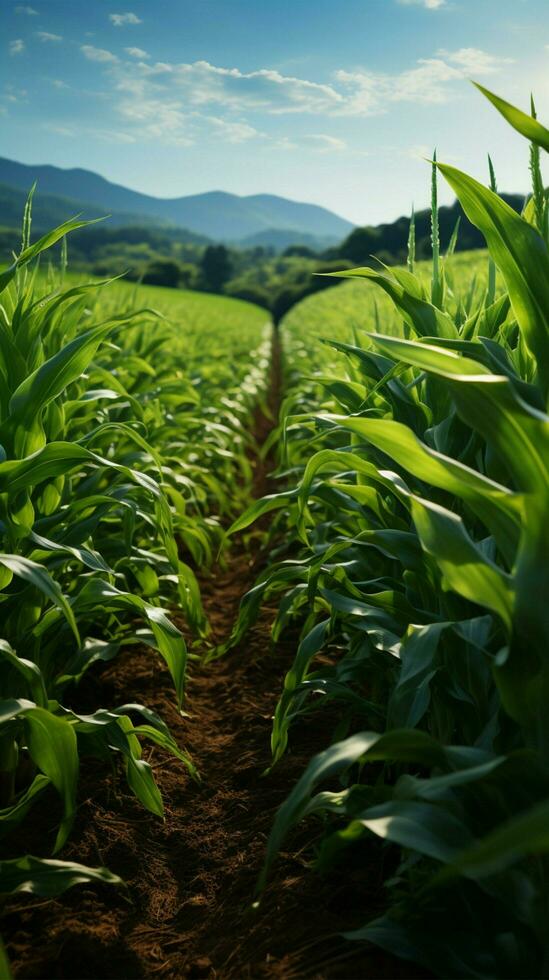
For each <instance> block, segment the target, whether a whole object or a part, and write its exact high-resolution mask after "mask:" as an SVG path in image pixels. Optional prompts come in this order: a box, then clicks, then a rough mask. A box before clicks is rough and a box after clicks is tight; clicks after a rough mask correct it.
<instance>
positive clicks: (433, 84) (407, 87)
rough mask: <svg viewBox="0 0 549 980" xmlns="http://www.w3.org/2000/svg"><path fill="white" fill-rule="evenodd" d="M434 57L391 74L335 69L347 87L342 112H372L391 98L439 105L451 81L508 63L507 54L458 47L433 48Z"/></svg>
mask: <svg viewBox="0 0 549 980" xmlns="http://www.w3.org/2000/svg"><path fill="white" fill-rule="evenodd" d="M437 55H438V57H435V58H420V59H419V61H418V62H417V63H416V65H415V67H414V68H409V69H407V70H406V71H403V72H400V73H398V74H395V75H391V74H389V73H383V72H369V71H356V72H347V71H339V72H336V79H337V81H338V82H340V83H341V84H342V85H344V86H345V87H346V88H347V90H348V91H349V101H348V103H347V107H346V112H347V113H351V114H353V115H355V114H356V115H375V114H378V113H381V112H385V111H386V110H387V107H388V105H390V103H392V102H413V103H415V104H416V105H419V104H421V105H437V104H438V105H440V104H442V103H444V102H447V101H448V99H449V98H450V97H451V95H452V89H451V88H450V85H451V83H452V82H462V81H463V80H464V79H465V78H466V77H467V76H468V75H470V74H477V75H487V74H493V73H494V72H497V71H499V70H500V69H501V68H503V66H504V65H506V64H509V63H510V59H508V58H500V57H497V56H496V55H492V54H489V53H488V52H486V51H481V50H480V49H478V48H460V49H459V50H458V51H453V52H452V51H446V50H444V49H442V50H440V51H438V52H437Z"/></svg>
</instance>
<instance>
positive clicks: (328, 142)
mask: <svg viewBox="0 0 549 980" xmlns="http://www.w3.org/2000/svg"><path fill="white" fill-rule="evenodd" d="M303 139H305V140H308V141H309V142H310V143H312V144H313V146H314V147H315V148H316V149H317V150H318V152H319V153H334V152H336V153H341V151H342V150H346V149H347V143H346V142H345V140H342V139H339V138H338V137H337V136H328V135H327V134H326V133H309V134H308V135H306V136H304V137H303Z"/></svg>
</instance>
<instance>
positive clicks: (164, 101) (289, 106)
mask: <svg viewBox="0 0 549 980" xmlns="http://www.w3.org/2000/svg"><path fill="white" fill-rule="evenodd" d="M124 50H125V51H126V53H127V54H128V55H129V56H130V60H124V61H122V60H121V59H119V58H118V57H117V56H116V55H115V54H113V53H112V52H110V51H107V50H105V49H103V48H96V47H94V46H92V45H83V46H82V47H81V51H82V53H83V54H84V55H85V57H86V58H88V59H89V60H91V61H96V62H100V63H102V67H103V68H104V69H105V72H106V74H107V77H108V78H109V80H110V91H109V92H105V93H104V95H105V97H106V98H107V99H109V100H110V102H111V105H112V108H113V111H114V114H115V119H116V117H118V123H117V122H116V121H115V123H114V124H113V128H116V129H117V130H118V129H119V126H120V121H122V130H123V131H124V132H126V134H127V135H128V134H129V137H131V139H143V140H148V139H150V140H155V141H157V142H161V143H164V144H167V145H169V144H180V145H183V146H188V145H192V144H194V143H196V142H197V141H199V140H201V141H204V140H206V141H207V140H209V139H214V138H215V139H218V140H223V141H224V142H226V143H239V142H243V141H245V140H252V139H269V141H270V144H271V145H273V146H280V147H282V148H284V149H286V148H290V146H291V147H295V146H298V147H299V146H300V147H301V148H303V147H305V146H308V147H309V149H312V148H313V147H316V150H317V152H324V153H327V152H332V153H333V152H337V151H341V150H343V149H347V147H346V144H345V142H344V141H343V140H342V139H340V138H338V137H336V136H332V135H331V134H330V133H329V131H328V132H326V131H325V130H324V125H323V126H322V131H321V132H313V133H312V134H310V135H308V136H305V135H301V136H300V137H296V138H290V139H289V138H288V136H287V135H286V134H284V133H283V132H273V131H271V132H270V133H269V136H266V134H265V132H263V128H264V127H265V125H266V123H265V119H266V117H269V116H270V117H271V118H273V117H278V116H280V117H283V116H285V115H286V116H287V115H291V114H298V113H299V114H301V115H310V116H314V117H319V118H324V119H325V120H329V119H330V118H337V117H339V118H342V117H343V118H344V117H351V116H355V117H367V116H376V115H382V114H384V113H387V112H389V111H390V110H391V109H392V108H393V107H394V105H395V104H396V103H410V104H413V105H416V106H417V105H427V106H428V105H433V104H443V103H445V102H447V101H448V100H449V99H451V98H453V97H455V95H456V94H457V93H458V92H459V90H460V86H461V87H462V89H463V88H464V86H463V82H464V79H465V77H466V76H467V75H468V74H469V73H473V74H480V75H482V74H487V73H491V72H496V71H498V70H499V69H500V68H502V67H503V66H504V65H506V64H507V63H508V59H505V58H500V57H496V56H495V55H491V54H489V53H488V52H485V51H481V50H480V49H478V48H459V49H457V50H455V51H447V50H445V49H444V50H440V51H439V52H437V55H436V56H435V57H432V58H422V59H420V60H419V61H417V62H415V64H412V66H411V67H409V68H406V69H405V70H404V71H401V72H396V73H389V72H374V71H370V70H369V69H367V68H364V69H357V70H354V71H343V70H341V71H337V72H335V74H334V75H333V78H332V79H331V81H330V82H329V83H327V82H317V81H311V80H309V79H306V78H297V77H295V76H290V75H283V74H282V73H281V72H279V71H276V70H274V69H270V68H259V69H257V70H255V71H250V72H244V71H241V70H240V69H239V68H225V67H220V66H217V65H212V64H210V63H209V62H207V61H197V62H194V63H170V62H155V63H150V62H147V61H146V60H145V58H146V56H147V52H145V51H143V50H142V49H141V48H132V47H128V48H125V49H124ZM258 120H261V122H260V123H258ZM260 127H261V128H260ZM271 128H272V129H273V128H274V127H271ZM348 152H350V153H351V152H352V153H357V152H362V151H358V150H353V149H352V148H351V149H349V151H348Z"/></svg>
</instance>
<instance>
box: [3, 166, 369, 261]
mask: <svg viewBox="0 0 549 980" xmlns="http://www.w3.org/2000/svg"><path fill="white" fill-rule="evenodd" d="M35 180H37V181H38V189H39V192H40V194H41V195H49V196H57V197H61V198H65V199H69V200H70V201H72V202H75V203H78V205H79V208H80V209H81V208H84V209H85V207H86V206H88V208H92V209H93V210H94V212H95V213H94V214H93V215H91V214H90V216H95V215H96V213H97V209H98V208H99V209H104V213H112V214H113V216H116V218H117V223H118V224H119V223H120V220H119V215H120V213H124V214H126V215H129V216H131V218H132V220H131V222H130V223H132V224H135V223H136V221H138V220H139V219H140V218H141V219H144V218H146V219H147V220H151V221H154V222H155V223H157V224H158V223H161V224H164V225H165V224H166V223H169V224H171V225H175V226H178V227H181V228H186V229H189V230H190V231H191V232H195V233H196V234H198V235H202V236H205V237H207V238H210V239H213V240H216V241H226V242H230V243H234V244H238V242H239V241H241V240H242V239H249V238H251V237H252V236H255V235H262V236H263V237H264V238H265V237H268V236H266V233H267V232H270V231H273V232H279V233H280V232H285V233H287V234H291V235H294V234H296V233H297V234H298V235H299V234H301V235H303V236H307V237H308V239H311V238H313V239H315V238H318V239H320V240H322V242H323V244H325V243H327V242H330V241H331V242H333V243H336V242H338V241H341V239H342V238H344V237H345V236H346V235H348V234H349V232H350V231H351V230H352V228H353V227H354V226H353V225H352V223H351V222H350V221H347V220H346V219H345V218H341V217H339V215H336V214H334V213H333V212H332V211H329V210H327V209H326V208H322V207H320V206H319V205H316V204H304V203H301V202H298V201H290V200H288V199H287V198H284V197H278V196H276V195H274V194H252V195H250V196H248V197H240V196H238V195H237V194H229V193H227V192H225V191H209V192H207V193H205V194H192V195H189V196H186V197H177V198H158V197H152V196H150V195H148V194H141V193H139V192H138V191H133V190H130V189H129V188H128V187H123V186H122V185H120V184H113V183H111V182H110V181H108V180H106V179H105V178H104V177H101V176H100V175H99V174H96V173H94V172H93V171H91V170H83V169H80V168H77V169H71V170H64V169H62V168H60V167H54V166H49V165H36V166H34V165H32V166H28V165H27V164H23V163H17V162H16V161H14V160H9V159H7V158H5V157H0V184H3V185H5V187H13V188H15V189H17V190H19V191H28V190H29V188H30V187H31V185H32V184H33V183H34V181H35ZM3 223H5V221H4V219H3V218H2V216H1V215H0V224H3Z"/></svg>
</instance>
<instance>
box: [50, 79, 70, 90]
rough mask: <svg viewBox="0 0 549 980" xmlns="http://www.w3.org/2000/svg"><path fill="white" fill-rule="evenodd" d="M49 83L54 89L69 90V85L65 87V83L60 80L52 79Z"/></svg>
mask: <svg viewBox="0 0 549 980" xmlns="http://www.w3.org/2000/svg"><path fill="white" fill-rule="evenodd" d="M51 83H52V85H53V87H54V88H59V89H63V88H70V85H67V83H66V82H64V81H63V80H62V79H61V78H52V82H51Z"/></svg>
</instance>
